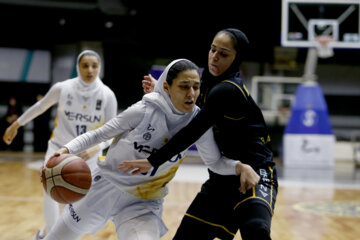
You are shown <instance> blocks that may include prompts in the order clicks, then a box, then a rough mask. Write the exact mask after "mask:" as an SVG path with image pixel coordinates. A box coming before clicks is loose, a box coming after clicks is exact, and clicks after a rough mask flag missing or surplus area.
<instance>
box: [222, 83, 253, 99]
mask: <svg viewBox="0 0 360 240" xmlns="http://www.w3.org/2000/svg"><path fill="white" fill-rule="evenodd" d="M223 82H228V83H231V84H233V85H234V86H236V87H237V88H238V89H239V90H240V91H241V93H242V94H243V95H244V97H245V98H246V94H245V93H244V91H243V90H242V89H241V87H239V85H237V84H236V83H234V82H232V81H229V80H224V81H223ZM246 93H249V92H248V91H246Z"/></svg>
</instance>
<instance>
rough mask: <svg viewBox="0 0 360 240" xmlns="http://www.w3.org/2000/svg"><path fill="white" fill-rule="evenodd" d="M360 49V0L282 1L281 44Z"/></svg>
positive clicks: (286, 45)
mask: <svg viewBox="0 0 360 240" xmlns="http://www.w3.org/2000/svg"><path fill="white" fill-rule="evenodd" d="M319 38H322V39H325V40H326V41H328V44H329V46H330V47H331V48H345V49H349V48H360V0H282V21H281V45H282V46H284V47H316V46H317V44H319V42H320V43H321V39H319Z"/></svg>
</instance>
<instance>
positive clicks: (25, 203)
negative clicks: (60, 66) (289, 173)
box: [0, 152, 360, 240]
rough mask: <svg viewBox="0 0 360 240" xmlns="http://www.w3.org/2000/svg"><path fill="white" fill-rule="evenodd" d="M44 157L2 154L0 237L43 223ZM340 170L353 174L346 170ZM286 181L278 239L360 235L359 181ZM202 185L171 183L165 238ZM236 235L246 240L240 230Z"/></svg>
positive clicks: (100, 238) (23, 235) (108, 232)
mask: <svg viewBox="0 0 360 240" xmlns="http://www.w3.org/2000/svg"><path fill="white" fill-rule="evenodd" d="M42 156H43V154H41V153H38V154H36V153H35V154H27V153H10V152H1V153H0V240H32V239H33V236H34V235H35V233H36V232H37V230H38V229H39V228H40V227H42V226H43V224H44V221H43V216H42V185H41V183H40V176H39V171H38V170H35V169H32V168H29V166H30V165H31V164H33V163H35V162H36V161H38V160H39V159H41V158H42ZM184 164H187V163H184ZM341 174H345V176H348V175H346V174H347V173H344V172H342V173H341ZM350 174H354V171H353V170H351V171H350ZM356 174H357V173H356ZM356 177H358V175H356ZM190 178H191V177H190ZM285 180H286V179H280V187H279V193H278V198H277V203H276V207H275V214H274V217H273V222H272V233H271V234H272V239H273V240H359V239H360V227H359V226H360V187H359V184H360V183H359V182H357V183H354V184H353V185H347V186H348V187H346V186H345V187H344V186H343V187H336V186H332V185H331V184H330V185H328V184H311V182H308V181H307V179H304V180H306V181H307V182H308V183H307V184H304V185H302V184H288V183H287V182H286V181H285ZM200 186H201V183H200V182H188V181H187V182H182V181H177V180H174V181H173V182H171V183H170V184H169V195H168V196H167V197H166V199H165V203H164V215H163V219H164V221H165V223H166V224H167V226H168V228H169V232H168V233H167V234H166V235H165V236H164V237H162V240H170V239H171V238H172V236H173V234H174V232H175V230H176V228H177V226H178V224H179V223H180V220H181V218H182V216H183V214H184V212H185V211H186V208H187V207H188V205H189V204H190V202H191V200H192V199H193V197H194V196H195V194H196V193H197V191H198V190H199V188H200ZM82 239H86V240H104V239H109V240H113V239H117V238H116V235H115V231H114V226H113V225H112V223H111V222H109V223H108V224H107V226H106V227H105V228H104V229H102V230H101V231H99V232H98V233H97V234H95V235H85V236H83V237H82ZM234 239H236V240H240V239H241V237H240V235H239V233H238V234H237V235H236V237H235V238H234Z"/></svg>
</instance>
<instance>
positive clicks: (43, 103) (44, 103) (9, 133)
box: [3, 83, 61, 145]
mask: <svg viewBox="0 0 360 240" xmlns="http://www.w3.org/2000/svg"><path fill="white" fill-rule="evenodd" d="M60 92H61V88H60V84H59V83H57V84H55V85H54V86H52V87H51V88H50V90H49V91H48V92H47V93H46V95H45V96H44V97H43V98H42V99H41V100H40V101H38V102H36V103H35V104H34V105H32V106H31V107H30V108H29V109H28V110H26V111H25V112H24V113H23V114H22V115H21V116H20V117H19V118H18V119H17V120H16V121H15V122H13V123H12V124H11V125H10V126H9V127H8V128H7V129H6V131H5V133H4V136H3V140H4V142H5V143H6V144H8V145H9V144H11V143H12V141H13V140H14V138H15V137H16V135H17V133H18V129H19V128H20V127H21V126H24V125H25V124H27V123H28V122H30V121H31V120H33V119H34V118H36V117H37V116H39V115H40V114H42V113H44V112H45V111H46V110H47V109H49V108H50V107H51V106H52V105H54V104H55V103H57V102H58V100H59V96H60Z"/></svg>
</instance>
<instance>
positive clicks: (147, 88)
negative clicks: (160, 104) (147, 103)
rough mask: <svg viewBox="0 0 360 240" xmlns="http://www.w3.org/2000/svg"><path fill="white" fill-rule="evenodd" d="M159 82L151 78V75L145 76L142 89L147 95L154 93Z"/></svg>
mask: <svg viewBox="0 0 360 240" xmlns="http://www.w3.org/2000/svg"><path fill="white" fill-rule="evenodd" d="M156 82H157V80H156V79H155V78H154V77H153V76H151V74H149V75H146V76H144V79H143V80H142V87H143V89H144V92H145V93H151V92H153V91H154V88H155V84H156Z"/></svg>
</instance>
